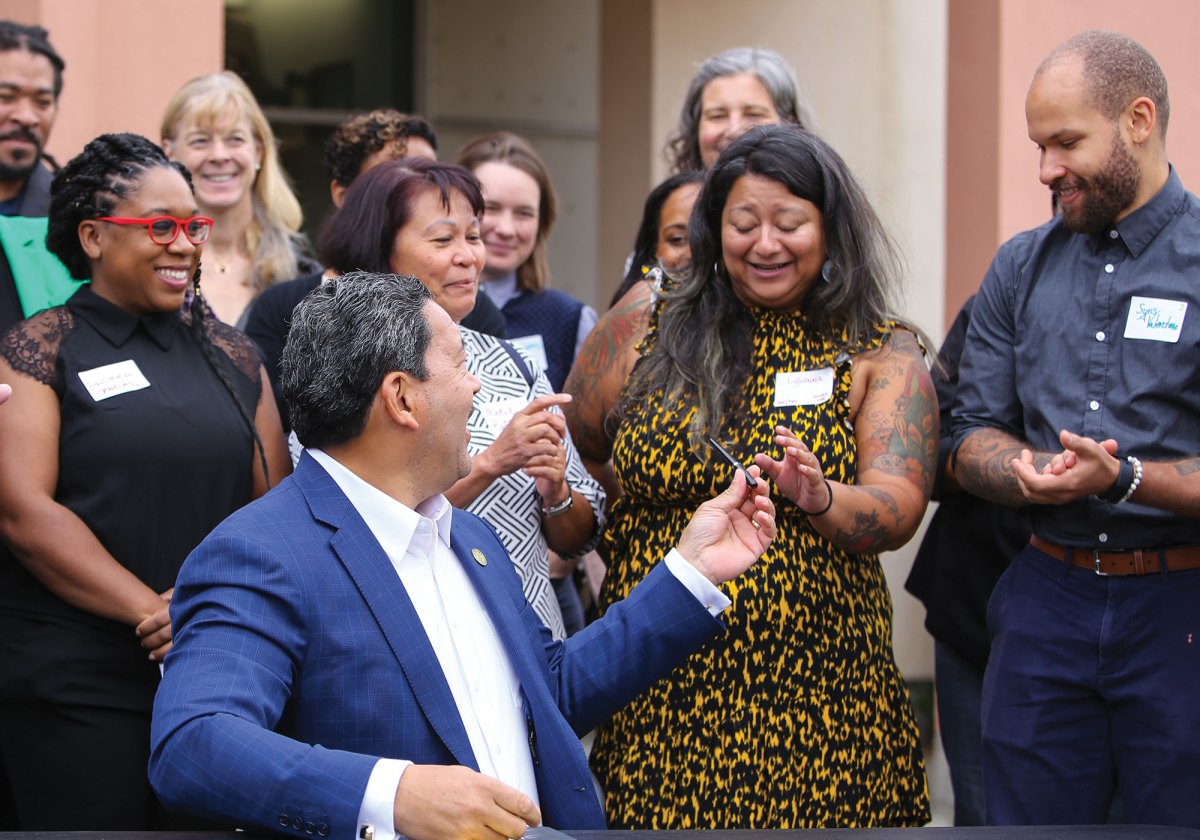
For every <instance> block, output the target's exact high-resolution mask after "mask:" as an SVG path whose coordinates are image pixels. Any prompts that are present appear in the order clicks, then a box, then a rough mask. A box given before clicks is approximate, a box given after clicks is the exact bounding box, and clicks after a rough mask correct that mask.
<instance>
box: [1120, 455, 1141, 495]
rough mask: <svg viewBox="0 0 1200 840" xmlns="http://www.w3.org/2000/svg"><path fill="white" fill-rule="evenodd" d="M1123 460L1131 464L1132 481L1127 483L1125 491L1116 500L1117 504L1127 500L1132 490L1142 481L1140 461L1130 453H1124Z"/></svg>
mask: <svg viewBox="0 0 1200 840" xmlns="http://www.w3.org/2000/svg"><path fill="white" fill-rule="evenodd" d="M1125 460H1126V461H1128V462H1129V463H1130V464H1131V465H1132V466H1133V483H1132V484H1130V485H1129V489H1128V490H1126V491H1125V495H1124V496H1122V497H1121V498H1120V499H1118V500H1117V504H1118V505H1119V504H1121V503H1123V502H1127V501H1129V497H1130V496H1132V495H1133V491H1135V490H1137V489H1138V485H1139V484H1141V483H1142V462H1141V461H1139V460H1138V459H1137V458H1135V457H1133V456H1132V455H1126V456H1125Z"/></svg>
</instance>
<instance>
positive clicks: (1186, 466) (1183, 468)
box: [1174, 458, 1200, 475]
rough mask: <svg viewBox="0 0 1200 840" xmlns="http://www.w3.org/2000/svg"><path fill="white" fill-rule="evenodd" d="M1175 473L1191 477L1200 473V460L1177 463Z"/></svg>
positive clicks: (1191, 459) (1194, 459)
mask: <svg viewBox="0 0 1200 840" xmlns="http://www.w3.org/2000/svg"><path fill="white" fill-rule="evenodd" d="M1174 467H1175V472H1177V473H1179V474H1180V475H1191V474H1192V473H1195V472H1200V458H1188V459H1187V460H1186V461H1176V462H1175V464H1174Z"/></svg>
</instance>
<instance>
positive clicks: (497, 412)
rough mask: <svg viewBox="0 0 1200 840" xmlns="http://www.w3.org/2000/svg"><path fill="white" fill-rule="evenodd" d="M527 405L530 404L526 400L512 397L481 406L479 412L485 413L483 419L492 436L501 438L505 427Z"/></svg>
mask: <svg viewBox="0 0 1200 840" xmlns="http://www.w3.org/2000/svg"><path fill="white" fill-rule="evenodd" d="M526 405H528V403H526V402H525V400H523V399H520V398H519V397H510V398H509V399H507V400H497V401H496V402H489V403H484V404H483V405H481V406H479V410H480V411H481V412H482V413H483V419H484V420H486V421H487V424H488V428H489V429H491V430H492V434H493V435H496V436H497V437H499V436H500V433H501V432H503V431H504V427H505V426H507V425H508V424H509V421H511V420H512V419H513V415H514V414H516V413H517V412H518V411H520V410H521V409H522V408H524V407H525V406H526Z"/></svg>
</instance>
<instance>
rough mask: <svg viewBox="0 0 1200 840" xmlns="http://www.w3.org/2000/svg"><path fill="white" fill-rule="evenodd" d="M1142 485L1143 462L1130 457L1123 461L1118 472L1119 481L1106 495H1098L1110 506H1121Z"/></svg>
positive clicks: (1115, 482)
mask: <svg viewBox="0 0 1200 840" xmlns="http://www.w3.org/2000/svg"><path fill="white" fill-rule="evenodd" d="M1141 483H1142V462H1141V461H1139V460H1138V459H1137V458H1135V457H1133V456H1132V455H1129V456H1127V457H1126V458H1125V460H1123V461H1121V463H1120V469H1119V470H1118V472H1117V480H1116V481H1114V482H1113V483H1112V487H1109V488H1108V490H1107V491H1105V492H1104V493H1097V494H1096V495H1097V496H1098V497H1099V498H1101V499H1103V500H1104V501H1106V502H1108V503H1109V504H1110V505H1119V504H1121V503H1122V502H1124V501H1125V500H1126V499H1128V498H1129V497H1130V496H1132V495H1133V491H1134V490H1137V488H1138V485H1139V484H1141Z"/></svg>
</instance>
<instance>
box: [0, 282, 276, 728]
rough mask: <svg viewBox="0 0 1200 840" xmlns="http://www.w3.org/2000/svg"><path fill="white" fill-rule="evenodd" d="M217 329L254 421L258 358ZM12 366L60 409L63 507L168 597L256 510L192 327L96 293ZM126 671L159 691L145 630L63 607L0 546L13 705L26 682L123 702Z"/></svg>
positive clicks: (14, 339)
mask: <svg viewBox="0 0 1200 840" xmlns="http://www.w3.org/2000/svg"><path fill="white" fill-rule="evenodd" d="M206 324H207V326H208V330H209V341H208V344H209V345H210V346H209V347H208V352H209V353H210V354H211V359H212V360H213V362H214V363H215V364H217V365H218V366H219V367H220V370H221V372H222V375H223V376H224V377H225V378H226V379H227V380H228V381H229V382H230V383H231V384H232V385H233V388H234V390H235V391H236V393H237V395H238V399H239V400H240V401H241V402H242V404H243V405H244V406H245V407H246V410H247V411H248V412H249V413H250V415H251V416H253V415H254V412H255V409H256V406H257V403H258V397H259V390H260V381H259V370H258V369H259V358H258V355H257V353H256V351H255V350H254V348H253V345H252V344H251V342H250V341H249V339H247V338H246V337H245V336H243V335H242V334H241V333H240V332H237V331H236V330H234V329H233V328H231V327H228V326H226V325H224V324H221V323H220V322H218V321H217V320H216V319H215V318H209V319H206ZM0 353H3V355H4V357H5V359H6V360H7V361H8V363H9V364H10V365H11V366H12V367H13V368H14V369H15V370H16V371H17V372H18V373H19V374H23V375H26V376H30V377H32V378H34V379H36V380H38V381H39V382H42V383H43V384H45V385H48V386H49V387H51V388H52V389H53V390H54V393H55V394H56V395H57V396H58V399H59V403H60V405H61V412H62V413H61V427H60V433H59V450H58V456H59V467H58V486H57V489H56V490H55V499H56V501H58V502H59V503H61V504H62V505H64V506H65V507H67V508H69V509H70V510H71V511H73V512H74V513H75V514H76V515H77V516H79V518H80V519H81V520H83V522H84V523H85V524H86V525H87V526H88V527H89V528H90V529H91V530H92V533H93V534H95V535H96V537H97V538H98V539H99V540H100V542H101V543H102V544H103V545H104V547H105V548H106V549H107V550H108V551H109V552H110V553H111V554H112V555H113V557H115V558H116V560H117V561H118V562H119V563H121V564H122V565H123V566H125V567H126V568H127V569H129V570H130V571H131V572H133V573H134V574H135V575H137V577H138V578H140V579H141V580H142V581H143V582H145V583H146V584H147V585H148V586H149V587H150V588H152V589H154V590H155V591H156V592H162V591H164V590H166V589H168V588H170V587H171V586H173V585H174V583H175V576H176V574H177V572H178V571H179V567H180V565H181V564H182V562H183V560H184V558H185V557H186V556H187V555H188V553H189V552H190V551H191V550H192V549H193V548H194V547H195V546H196V545H198V544H199V542H200V541H201V539H203V538H204V536H205V535H207V534H208V532H209V531H210V530H212V528H214V527H215V526H216V525H217V524H218V523H219V522H221V520H222V519H224V518H225V517H226V516H228V515H229V514H230V513H232V512H233V511H234V510H236V509H238V508H239V507H241V506H242V505H244V504H246V503H247V502H249V501H250V499H251V493H252V490H253V471H252V470H253V458H254V457H255V455H254V452H253V443H252V438H251V434H250V430H249V428H248V427H247V424H246V422H245V420H243V419H242V416H241V415H240V414H239V412H238V409H237V407H236V406H235V405H234V403H233V400H232V398H231V396H230V393H229V391H228V390H227V389H226V388H225V386H224V385H222V383H221V381H220V379H219V378H218V375H217V374H216V373H215V372H214V370H213V367H212V365H211V364H210V363H209V361H208V360H207V359H206V358H205V350H203V349H202V347H201V345H200V343H199V342H198V340H197V338H196V336H195V335H194V333H193V332H192V327H191V324H190V316H189V315H188V314H186V313H184V314H182V315H181V313H179V312H171V313H163V314H159V315H153V316H149V317H144V318H138V317H136V316H134V315H132V314H130V313H129V312H127V311H125V310H124V309H121V308H119V307H117V306H115V305H113V304H112V303H110V302H108V301H106V300H104V299H103V298H101V297H99V296H98V295H96V294H95V293H93V292H92V290H91V287H90V286H84V287H82V288H81V289H80V290H79V291H78V292H77V293H76V294H75V295H74V296H73V297H72V298H71V299H70V300H69V301H67V303H66V304H65V305H64V306H59V307H55V308H53V309H48V310H46V311H44V312H41V313H38V314H37V315H34V316H33V317H31V318H29V319H27V320H25V321H22V322H21V323H19V324H17V325H15V326H14V327H13V328H12V329H11V330H10V331H9V332H8V333H6V334H5V335H4V337H3V339H2V340H0ZM106 366H112V367H106ZM5 410H9V411H12V410H19V406H17V405H15V404H13V405H9V406H6V407H5ZM72 666H80V668H82V671H83V672H84V674H82V675H81V674H80V673H79V672H78V669H76V668H74V667H72ZM122 669H126V670H128V671H129V672H131V673H130V675H131V676H132V675H133V674H135V673H136V674H139V675H142V678H143V679H145V680H150V681H152V682H156V681H157V668H154V667H153V666H152V665H150V664H149V663H148V660H147V659H146V652H145V651H144V650H142V648H141V646H140V644H139V642H138V640H137V638H136V636H135V634H134V632H133V630H132V628H130V627H127V626H124V625H122V624H120V623H118V622H113V621H109V620H106V619H102V618H99V617H97V616H94V615H91V614H89V613H85V612H83V611H80V610H77V609H75V608H74V607H71V606H69V605H68V604H66V603H65V602H63V601H61V600H60V599H59V598H57V597H56V596H55V595H53V594H51V593H50V591H49V590H47V589H46V588H45V587H43V586H42V585H41V584H40V583H39V582H38V581H37V580H36V579H35V578H34V577H33V576H32V575H31V574H29V573H28V572H27V571H26V570H25V568H24V567H23V566H22V565H21V564H20V562H19V561H18V560H17V559H16V558H15V557H14V556H13V554H12V552H11V551H10V550H9V549H8V546H7V545H3V544H0V692H2V691H4V690H5V687H6V686H7V687H12V686H13V685H14V682H15V683H16V684H18V685H23V686H25V689H26V691H23V692H22V693H28V692H30V691H31V692H32V694H33V695H34V696H39V695H40V696H43V697H48V698H49V697H54V696H55V695H58V694H61V693H63V692H68V693H69V694H70V696H71V697H72V698H74V700H75V701H76V702H88V701H91V702H104V703H112V702H119V699H118V698H117V697H114V696H108V695H109V694H110V692H111V691H118V692H119V693H121V694H124V692H123V691H121V690H120V689H119V687H118V685H117V684H116V683H119V682H120V680H117V681H113V680H111V679H106V678H104V677H103V674H102V673H101V672H103V671H105V670H108V671H110V676H111V675H112V674H111V671H121V670H122ZM88 675H90V676H88ZM92 677H94V678H95V679H93V678H92ZM31 685H32V686H34V687H33V688H30V686H31ZM151 696H152V695H151ZM143 699H144V700H145V701H146V702H148V700H149V697H145V698H143ZM134 705H135V706H137V707H140V706H141V705H142V700H139V701H138V702H137V703H135V704H134Z"/></svg>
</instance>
